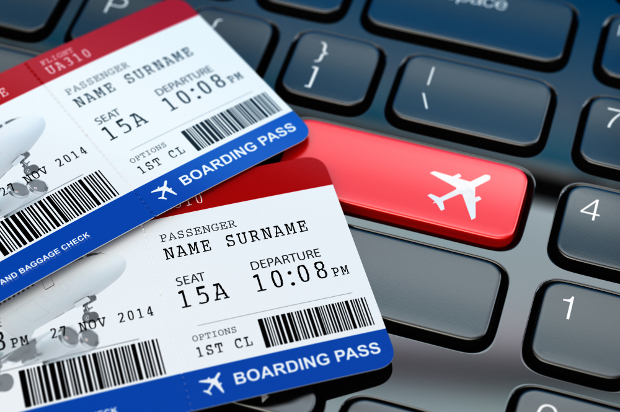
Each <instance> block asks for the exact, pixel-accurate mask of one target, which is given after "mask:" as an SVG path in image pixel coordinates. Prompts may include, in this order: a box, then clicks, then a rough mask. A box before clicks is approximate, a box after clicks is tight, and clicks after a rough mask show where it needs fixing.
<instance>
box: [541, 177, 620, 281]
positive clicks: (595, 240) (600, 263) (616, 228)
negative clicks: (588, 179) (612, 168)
mask: <svg viewBox="0 0 620 412" xmlns="http://www.w3.org/2000/svg"><path fill="white" fill-rule="evenodd" d="M618 210H620V193H618V192H616V191H612V190H611V189H604V188H600V187H594V186H581V185H578V186H577V185H575V186H569V187H568V188H566V189H564V191H563V192H562V195H561V196H560V201H559V203H558V208H557V210H556V216H555V220H554V223H553V229H552V231H551V238H550V240H549V246H548V251H549V256H550V257H551V260H553V262H554V263H555V264H557V265H558V266H560V267H562V268H563V269H566V270H570V271H572V272H577V273H581V274H584V275H588V276H594V277H599V278H602V279H606V280H611V281H613V282H620V276H619V275H620V253H618V246H617V245H618V244H619V243H620V214H619V213H618V212H617V211H618Z"/></svg>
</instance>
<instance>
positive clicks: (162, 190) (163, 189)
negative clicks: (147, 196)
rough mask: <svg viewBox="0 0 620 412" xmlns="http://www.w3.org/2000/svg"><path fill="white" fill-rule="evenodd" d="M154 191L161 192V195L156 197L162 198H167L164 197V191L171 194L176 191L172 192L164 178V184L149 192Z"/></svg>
mask: <svg viewBox="0 0 620 412" xmlns="http://www.w3.org/2000/svg"><path fill="white" fill-rule="evenodd" d="M155 192H161V196H159V197H158V199H163V200H168V199H166V192H168V193H172V194H173V195H175V196H176V193H174V190H172V189H170V188H169V187H168V181H167V180H164V185H163V186H159V187H158V188H157V189H155V190H153V191H152V192H151V193H155Z"/></svg>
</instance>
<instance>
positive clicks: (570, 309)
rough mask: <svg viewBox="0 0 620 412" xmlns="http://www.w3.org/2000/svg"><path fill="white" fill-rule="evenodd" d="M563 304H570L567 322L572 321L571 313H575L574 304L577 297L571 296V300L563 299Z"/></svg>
mask: <svg viewBox="0 0 620 412" xmlns="http://www.w3.org/2000/svg"><path fill="white" fill-rule="evenodd" d="M562 301H563V302H568V312H567V313H566V320H569V319H570V313H571V312H572V311H573V302H574V301H575V297H574V296H571V297H570V299H562Z"/></svg>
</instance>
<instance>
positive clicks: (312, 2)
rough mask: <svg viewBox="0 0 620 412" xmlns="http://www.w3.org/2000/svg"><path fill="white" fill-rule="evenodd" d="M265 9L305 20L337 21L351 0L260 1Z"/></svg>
mask: <svg viewBox="0 0 620 412" xmlns="http://www.w3.org/2000/svg"><path fill="white" fill-rule="evenodd" d="M259 2H260V3H261V4H262V5H263V7H265V8H267V9H270V10H274V11H277V12H280V13H286V14H291V15H294V16H298V17H301V18H305V19H311V20H319V21H335V20H337V19H339V18H341V17H342V16H343V15H344V13H345V12H346V9H347V7H348V5H349V3H350V0H259Z"/></svg>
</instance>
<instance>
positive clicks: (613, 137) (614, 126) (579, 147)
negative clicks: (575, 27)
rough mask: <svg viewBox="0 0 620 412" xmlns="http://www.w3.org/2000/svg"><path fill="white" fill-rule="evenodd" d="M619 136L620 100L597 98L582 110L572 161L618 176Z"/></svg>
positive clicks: (591, 169) (619, 161)
mask: <svg viewBox="0 0 620 412" xmlns="http://www.w3.org/2000/svg"><path fill="white" fill-rule="evenodd" d="M618 53H619V54H620V51H619V52H618ZM618 136H620V99H612V98H609V97H598V98H596V99H593V100H591V101H590V102H589V103H588V105H587V106H586V108H585V109H584V113H583V114H582V119H581V123H580V128H579V130H578V132H577V139H576V140H575V150H574V157H575V162H576V163H577V165H579V166H581V167H582V168H584V169H585V170H586V171H590V172H592V173H597V174H600V175H603V176H605V175H610V176H612V177H616V178H617V177H620V139H618Z"/></svg>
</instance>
